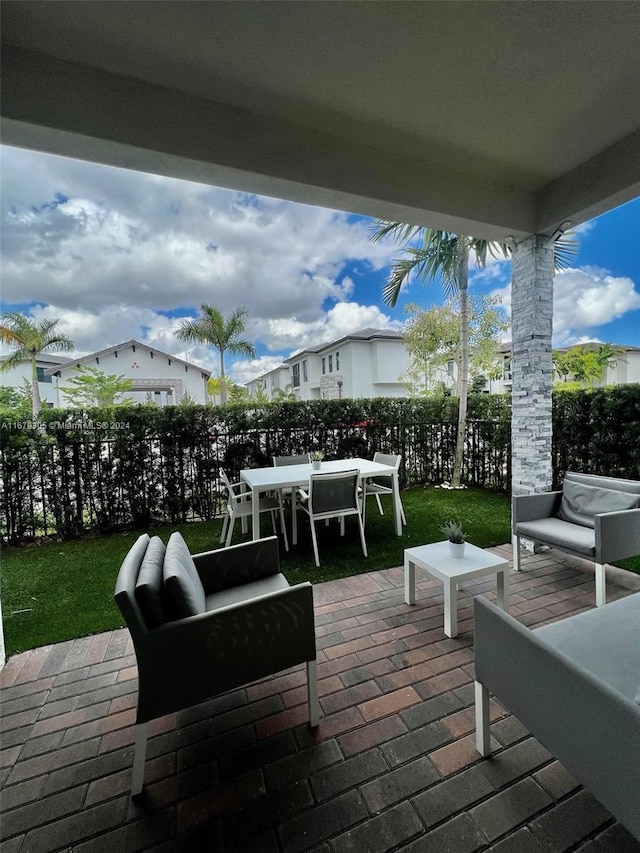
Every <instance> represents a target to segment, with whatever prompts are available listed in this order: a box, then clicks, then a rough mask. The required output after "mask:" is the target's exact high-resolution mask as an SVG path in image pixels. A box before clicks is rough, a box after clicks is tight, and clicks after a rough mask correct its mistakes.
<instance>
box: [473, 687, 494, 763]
mask: <svg viewBox="0 0 640 853" xmlns="http://www.w3.org/2000/svg"><path fill="white" fill-rule="evenodd" d="M475 685H476V749H477V750H478V752H479V753H480V755H489V752H490V749H491V747H490V735H489V691H488V690H487V688H486V687H485V686H484V684H480V682H479V681H476V682H475Z"/></svg>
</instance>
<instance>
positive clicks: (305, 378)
mask: <svg viewBox="0 0 640 853" xmlns="http://www.w3.org/2000/svg"><path fill="white" fill-rule="evenodd" d="M302 381H303V382H308V381H309V376H308V374H307V362H306V361H303V362H302Z"/></svg>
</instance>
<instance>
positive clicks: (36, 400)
mask: <svg viewBox="0 0 640 853" xmlns="http://www.w3.org/2000/svg"><path fill="white" fill-rule="evenodd" d="M31 400H32V404H31V405H32V412H33V419H34V421H36V420H37V419H38V415H39V414H40V409H41V408H42V401H41V400H40V386H39V385H38V364H37V362H36V357H35V355H32V356H31Z"/></svg>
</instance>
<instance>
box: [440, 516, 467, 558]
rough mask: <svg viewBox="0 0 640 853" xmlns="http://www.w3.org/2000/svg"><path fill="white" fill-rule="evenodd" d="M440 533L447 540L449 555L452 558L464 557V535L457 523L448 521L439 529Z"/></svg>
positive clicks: (452, 520) (451, 520)
mask: <svg viewBox="0 0 640 853" xmlns="http://www.w3.org/2000/svg"><path fill="white" fill-rule="evenodd" d="M440 532H441V533H444V535H445V536H446V537H447V539H448V540H449V553H450V555H451V556H452V557H464V543H465V533H464V530H463V529H462V525H461V524H460V522H459V521H455V520H454V519H452V518H451V519H449V521H445V523H444V524H443V525H442V527H441V528H440Z"/></svg>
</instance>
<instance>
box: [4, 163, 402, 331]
mask: <svg viewBox="0 0 640 853" xmlns="http://www.w3.org/2000/svg"><path fill="white" fill-rule="evenodd" d="M0 156H1V158H2V164H3V229H2V242H3V247H2V249H3V299H4V301H5V302H6V303H9V304H11V303H13V304H22V303H24V302H25V301H30V302H31V301H39V302H44V303H49V304H52V305H56V306H58V307H59V308H60V309H63V310H72V311H74V310H78V309H80V310H84V311H88V312H93V313H95V314H100V313H101V312H106V311H107V309H111V306H113V305H119V306H123V307H129V308H130V309H131V310H132V311H144V310H145V309H147V310H148V309H163V310H167V311H171V310H175V309H177V308H180V307H184V308H189V309H191V310H193V309H195V308H197V307H198V306H199V304H200V303H202V302H208V303H214V304H216V305H217V306H218V307H220V308H221V310H222V311H223V312H224V313H228V312H230V311H231V310H233V309H235V308H236V307H238V306H239V305H245V306H246V307H247V308H248V309H249V315H250V317H253V318H254V320H255V324H256V328H259V329H262V330H264V331H268V329H269V326H268V324H267V323H265V321H267V320H279V319H284V318H290V317H292V318H294V320H299V321H301V322H303V323H306V322H309V321H310V320H316V321H319V320H320V319H321V318H322V315H323V311H324V308H325V303H326V301H327V300H328V301H329V303H337V302H341V301H345V300H347V299H349V298H350V297H351V295H352V293H353V281H352V280H351V279H350V278H349V277H345V276H344V275H343V270H344V267H345V264H346V263H347V262H352V263H354V264H356V265H357V266H358V267H360V268H364V269H369V270H371V269H373V270H378V269H381V268H383V267H384V266H386V264H387V263H388V261H389V259H390V258H391V256H392V255H393V253H394V251H395V250H394V249H393V247H390V246H384V245H379V244H373V243H371V241H370V239H369V238H370V230H369V228H368V226H367V223H366V221H363V220H358V219H353V218H352V217H349V216H348V215H347V214H344V213H339V212H335V211H330V210H325V209H323V208H318V207H311V206H308V205H301V204H293V203H290V202H286V201H279V200H277V199H267V198H256V197H253V196H246V195H243V194H241V193H236V192H232V191H230V190H224V189H217V188H214V187H208V186H200V185H198V184H191V183H187V182H183V181H177V180H171V179H166V178H158V177H156V176H153V175H145V174H141V173H137V172H131V171H127V170H122V169H110V168H109V169H108V168H106V167H103V166H98V165H95V164H91V163H84V162H81V161H74V160H68V159H65V158H59V157H52V156H47V155H42V154H35V153H33V152H27V151H21V150H18V149H11V148H3V149H1V150H0ZM265 343H266V344H267V345H268V346H274V342H273V341H270V340H265Z"/></svg>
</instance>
